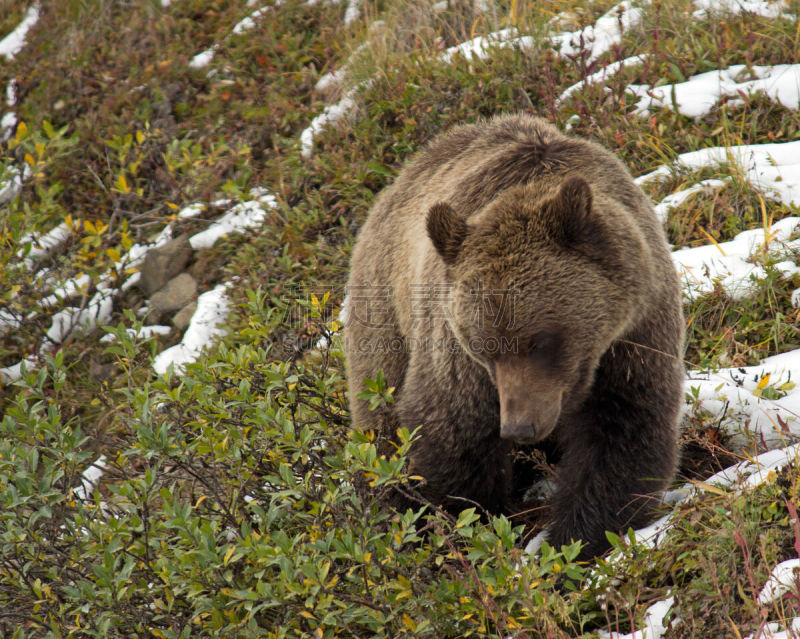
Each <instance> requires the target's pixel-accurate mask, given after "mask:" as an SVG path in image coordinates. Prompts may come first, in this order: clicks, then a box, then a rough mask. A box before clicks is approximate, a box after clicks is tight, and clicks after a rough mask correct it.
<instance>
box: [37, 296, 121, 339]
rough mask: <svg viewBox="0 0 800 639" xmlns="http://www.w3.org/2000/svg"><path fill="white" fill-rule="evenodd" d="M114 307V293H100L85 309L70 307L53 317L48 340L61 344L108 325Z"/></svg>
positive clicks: (48, 331)
mask: <svg viewBox="0 0 800 639" xmlns="http://www.w3.org/2000/svg"><path fill="white" fill-rule="evenodd" d="M113 307H114V299H113V291H107V290H104V291H98V292H97V293H95V295H94V296H93V297H92V299H91V300H89V303H88V304H87V305H86V307H85V308H77V307H74V306H68V307H67V308H64V309H62V310H60V311H59V312H58V313H56V314H55V315H53V319H52V322H51V324H50V328H49V329H48V330H47V338H48V339H49V340H50V341H51V342H52V343H53V344H61V343H62V342H64V341H65V340H66V339H68V338H69V337H71V336H72V335H74V334H75V333H76V332H79V333H88V332H90V331H91V330H93V329H94V328H95V327H97V326H100V325H102V324H107V323H108V321H109V320H110V319H111V311H112V309H113Z"/></svg>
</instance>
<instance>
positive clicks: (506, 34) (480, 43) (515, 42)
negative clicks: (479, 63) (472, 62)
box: [439, 28, 533, 63]
mask: <svg viewBox="0 0 800 639" xmlns="http://www.w3.org/2000/svg"><path fill="white" fill-rule="evenodd" d="M517 34H518V31H517V30H516V29H513V28H512V29H501V30H500V31H494V32H492V33H490V34H488V35H485V36H478V37H477V38H472V40H467V41H465V42H461V43H459V44H457V45H455V46H452V47H450V48H448V49H445V50H444V51H442V53H440V54H439V59H440V60H442V61H443V62H446V63H451V62H452V61H453V58H454V57H455V56H457V55H460V56H462V57H463V58H465V59H467V60H469V59H470V58H472V57H473V56H474V57H476V58H478V59H483V58H486V57H487V56H488V55H489V53H490V52H491V50H492V48H493V47H499V48H505V47H509V46H519V47H522V48H525V47H527V46H530V44H531V43H532V42H533V41H532V39H531V38H529V37H527V36H526V37H522V38H520V37H517Z"/></svg>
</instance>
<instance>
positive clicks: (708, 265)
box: [672, 217, 800, 300]
mask: <svg viewBox="0 0 800 639" xmlns="http://www.w3.org/2000/svg"><path fill="white" fill-rule="evenodd" d="M798 229H800V217H787V218H784V219H782V220H780V221H778V222H776V223H775V224H773V225H772V226H770V227H769V229H768V232H767V233H765V232H764V229H751V230H749V231H743V232H741V233H739V234H738V235H737V236H736V237H734V238H733V239H732V240H730V241H728V242H719V243H718V244H706V245H705V246H698V247H694V248H685V249H680V250H678V251H674V252H673V253H672V259H673V261H674V262H675V266H676V267H677V269H678V273H679V274H680V277H681V280H682V281H683V292H684V296H685V297H686V298H687V299H690V300H691V299H695V298H697V297H699V296H701V295H703V294H705V293H710V292H711V291H713V290H715V289H716V288H717V287H718V286H721V287H722V288H723V289H724V290H725V292H726V293H728V295H730V296H731V297H732V298H733V299H736V300H740V299H742V298H744V297H746V296H747V295H749V294H750V293H752V292H753V291H755V290H756V289H757V288H758V281H759V280H760V279H763V278H764V277H766V275H767V272H766V269H765V267H764V266H762V265H761V264H760V263H759V260H758V259H756V258H758V257H759V256H767V255H769V256H770V257H771V258H775V259H780V256H781V253H782V252H789V251H798V250H800V241H798V240H794V241H789V238H790V236H791V235H792V234H794V233H796V232H797V231H798ZM773 268H775V269H778V270H779V271H781V272H782V273H783V274H784V275H787V276H788V275H792V274H794V273H798V272H800V267H798V265H797V264H795V263H794V262H792V261H790V260H788V259H787V260H781V261H778V262H777V263H775V264H773Z"/></svg>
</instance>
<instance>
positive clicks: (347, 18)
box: [344, 0, 361, 27]
mask: <svg viewBox="0 0 800 639" xmlns="http://www.w3.org/2000/svg"><path fill="white" fill-rule="evenodd" d="M360 17H361V0H349V1H348V3H347V8H346V9H345V11H344V26H345V27H349V26H350V25H352V24H353V23H354V22H355V21H356V20H358V19H359V18H360Z"/></svg>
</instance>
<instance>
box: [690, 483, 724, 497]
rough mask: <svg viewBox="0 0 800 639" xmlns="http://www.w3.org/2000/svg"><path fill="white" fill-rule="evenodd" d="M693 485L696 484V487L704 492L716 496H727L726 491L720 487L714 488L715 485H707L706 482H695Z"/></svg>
mask: <svg viewBox="0 0 800 639" xmlns="http://www.w3.org/2000/svg"><path fill="white" fill-rule="evenodd" d="M692 484H694V485H695V486H699V487H700V488H702V489H703V490H707V491H708V492H710V493H713V494H714V495H725V494H726V493H725V491H724V490H722V489H721V488H720V487H719V486H714V485H713V484H707V483H706V482H704V481H693V482H692Z"/></svg>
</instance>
